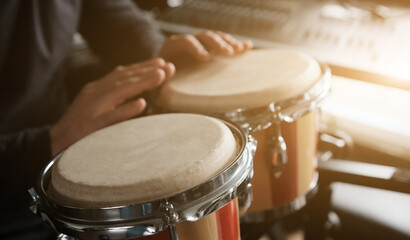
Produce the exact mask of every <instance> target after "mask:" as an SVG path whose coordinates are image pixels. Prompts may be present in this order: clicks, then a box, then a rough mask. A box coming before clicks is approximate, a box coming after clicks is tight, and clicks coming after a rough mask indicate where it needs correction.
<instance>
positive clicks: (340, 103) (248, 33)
mask: <svg viewBox="0 0 410 240" xmlns="http://www.w3.org/2000/svg"><path fill="white" fill-rule="evenodd" d="M135 2H136V4H138V5H139V6H140V7H142V8H144V9H145V10H147V14H150V15H152V17H153V18H155V19H156V21H157V22H158V24H159V26H160V27H161V29H162V31H163V32H164V33H166V34H175V33H196V32H199V31H201V30H204V29H211V30H220V31H224V32H228V33H230V34H232V35H233V36H235V37H237V38H239V39H251V40H252V41H253V42H254V44H255V47H256V48H287V49H294V50H299V51H303V52H306V53H308V54H310V55H312V56H314V57H315V58H316V59H318V60H319V61H321V62H323V63H326V64H328V65H329V66H330V68H331V70H332V89H331V93H330V95H329V96H328V97H327V99H326V100H325V102H324V104H323V106H322V115H321V122H320V137H319V139H320V140H319V156H320V158H319V160H320V161H319V167H318V168H319V188H318V189H319V190H318V193H317V194H316V196H315V197H314V199H313V200H312V202H311V203H309V204H308V206H307V207H306V208H305V209H303V210H302V211H300V212H297V213H295V214H293V215H290V216H288V217H286V218H282V219H274V220H272V221H271V222H268V223H263V224H262V223H261V224H259V225H258V226H248V225H245V226H242V230H243V233H242V239H410V1H406V0H402V1H395V0H393V1H387V0H372V1H371V0H340V1H331V0H329V1H328V0H323V1H320V0H185V1H184V0H168V1H167V0H155V1H154V0H152V1H143V0H136V1H135ZM98 63H99V62H98V59H97V58H96V57H95V56H94V55H93V54H92V53H91V52H90V50H89V49H88V48H87V45H86V43H85V42H84V41H82V39H81V36H79V35H77V36H76V37H75V38H74V50H73V53H72V56H71V58H70V62H69V64H70V71H69V75H68V77H67V79H70V78H72V77H76V78H77V79H78V78H81V77H82V76H85V75H87V79H89V78H90V75H92V74H95V75H96V76H98V74H99V71H100V68H99V67H98ZM72 88H73V92H75V89H78V88H79V86H72Z"/></svg>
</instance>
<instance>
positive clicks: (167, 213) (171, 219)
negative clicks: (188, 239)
mask: <svg viewBox="0 0 410 240" xmlns="http://www.w3.org/2000/svg"><path fill="white" fill-rule="evenodd" d="M161 209H162V211H163V212H164V216H163V217H162V220H163V221H164V222H165V223H166V224H167V225H168V227H169V236H170V238H171V240H178V239H179V238H178V233H177V229H176V224H177V222H178V220H179V216H178V213H176V212H175V207H174V205H173V204H172V203H170V202H168V201H166V202H164V203H161Z"/></svg>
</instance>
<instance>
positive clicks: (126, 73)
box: [103, 58, 175, 82]
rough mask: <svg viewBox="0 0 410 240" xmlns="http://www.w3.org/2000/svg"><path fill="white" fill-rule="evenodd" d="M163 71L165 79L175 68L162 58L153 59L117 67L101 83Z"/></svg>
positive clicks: (172, 73)
mask: <svg viewBox="0 0 410 240" xmlns="http://www.w3.org/2000/svg"><path fill="white" fill-rule="evenodd" d="M157 69H163V70H164V71H165V73H166V77H167V78H169V77H171V76H172V75H174V73H175V66H174V64H173V63H170V62H165V60H164V59H162V58H155V59H152V60H149V61H145V62H142V63H136V64H132V65H129V66H117V67H116V68H115V69H114V71H112V72H111V73H110V74H108V75H107V77H105V78H104V79H103V81H106V82H111V81H122V80H127V79H129V78H134V77H138V76H140V75H144V74H148V73H151V72H154V71H156V70H157Z"/></svg>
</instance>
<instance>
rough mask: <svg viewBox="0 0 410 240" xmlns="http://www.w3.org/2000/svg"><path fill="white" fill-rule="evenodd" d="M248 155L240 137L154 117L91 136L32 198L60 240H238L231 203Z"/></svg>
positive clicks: (205, 122)
mask: <svg viewBox="0 0 410 240" xmlns="http://www.w3.org/2000/svg"><path fill="white" fill-rule="evenodd" d="M254 147H255V146H253V145H252V143H251V142H248V140H247V138H246V134H245V133H244V132H243V131H242V130H241V128H239V127H236V126H235V125H233V124H231V123H229V122H226V121H222V120H219V119H216V118H212V117H208V116H202V115H197V114H177V113H176V114H160V115H155V116H148V117H142V118H138V119H133V120H129V121H126V122H122V123H119V124H116V125H113V126H111V127H108V128H105V129H102V130H99V131H97V132H95V133H93V134H91V135H89V136H87V137H85V138H83V139H81V140H80V141H78V142H77V143H75V144H73V145H72V146H70V147H69V148H68V149H66V150H65V151H63V152H62V153H61V154H59V155H58V156H57V157H56V158H55V159H54V160H53V161H52V162H50V163H49V164H48V166H46V167H45V169H44V170H43V172H42V175H41V176H40V179H39V182H38V185H37V186H36V187H34V188H32V189H30V190H29V191H30V193H31V195H32V197H33V200H34V203H33V205H32V210H33V211H34V212H37V213H39V214H40V215H41V216H42V217H43V219H45V220H47V221H48V222H49V223H50V224H51V225H52V226H54V228H55V229H56V230H57V231H59V232H61V233H63V234H62V235H61V236H60V239H86V240H89V239H141V240H142V239H143V240H148V239H149V240H153V239H161V240H165V239H171V240H175V239H180V240H184V239H204V240H205V239H206V240H208V239H219V240H231V239H240V234H239V233H240V232H239V217H238V203H237V202H238V201H237V197H238V196H239V195H240V194H241V193H242V192H243V191H244V190H245V189H246V188H247V185H248V184H249V183H250V180H251V179H250V178H251V177H252V171H253V170H252V158H253V153H254V152H253V149H254Z"/></svg>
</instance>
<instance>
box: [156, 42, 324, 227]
mask: <svg viewBox="0 0 410 240" xmlns="http://www.w3.org/2000/svg"><path fill="white" fill-rule="evenodd" d="M250 54H251V56H250V57H247V56H246V55H244V56H243V57H239V58H240V59H239V60H236V59H234V60H233V63H232V64H233V65H234V66H233V67H232V66H230V65H229V64H230V63H229V61H230V60H221V61H219V60H218V61H219V62H218V61H217V62H216V63H215V64H208V65H207V66H204V67H202V68H201V67H197V68H196V70H199V71H201V70H203V72H204V74H205V75H204V76H200V74H199V73H196V72H193V71H191V72H187V73H183V74H181V75H180V76H179V78H178V76H176V77H177V80H176V83H172V80H171V81H170V82H169V83H167V84H166V85H165V87H163V89H161V91H160V92H159V93H156V94H155V95H154V96H153V101H152V102H153V103H154V106H155V107H154V109H155V110H154V111H157V112H158V111H160V112H197V113H198V112H199V113H202V114H207V115H210V116H216V117H218V118H222V119H228V120H229V121H232V122H235V123H236V124H238V125H240V126H241V127H242V128H243V129H246V130H249V132H250V135H251V136H250V138H252V139H254V140H255V142H257V149H256V154H255V157H254V176H253V179H252V189H253V190H252V191H253V201H252V204H251V206H250V208H249V209H248V211H247V214H246V215H245V216H244V217H243V220H244V221H245V222H258V221H264V220H272V219H275V218H279V217H283V216H285V215H288V214H290V213H292V212H294V211H297V210H299V209H300V208H302V207H303V206H305V205H306V203H307V201H308V200H309V199H310V198H311V197H312V196H313V195H314V193H315V192H316V191H317V180H318V173H317V142H318V140H317V138H318V124H319V115H320V114H319V112H320V111H319V107H320V104H321V101H322V100H323V99H324V97H325V96H326V95H327V93H328V91H329V89H330V75H331V74H330V69H329V68H328V67H327V66H326V65H323V64H320V63H318V62H317V61H316V60H314V59H313V58H311V57H310V56H307V55H304V54H301V53H298V52H295V51H282V50H271V49H267V50H255V52H254V53H250ZM270 58H274V59H275V58H276V59H275V60H274V61H273V65H272V64H270V63H269V59H270ZM293 63H295V64H294V65H296V66H294V65H293ZM299 63H300V64H299ZM274 64H277V66H276V65H274ZM242 66H243V69H242ZM249 66H253V67H249ZM285 67H287V69H286V68H285ZM205 68H211V70H209V69H205ZM268 68H269V70H268V71H266V70H267V69H268ZM266 74H272V76H271V79H269V76H266ZM231 76H232V77H233V78H234V79H230V80H229V81H227V83H225V81H226V79H225V78H226V77H228V78H229V77H231ZM258 76H261V78H262V80H260V81H254V79H255V78H257V77H258ZM189 78H193V79H192V81H189V80H187V79H189ZM235 78H237V79H238V85H240V84H242V86H240V87H236V85H235V84H236V83H235V80H236V79H235ZM209 79H210V80H209ZM195 81H198V82H199V83H198V84H195ZM267 81H272V82H273V83H271V84H267V83H266V82H267ZM299 82H301V84H300V85H299ZM207 84H211V85H214V86H215V87H213V88H212V87H208V86H207ZM255 84H260V85H259V86H254V85H255ZM220 86H221V87H220ZM227 86H229V87H231V88H233V89H234V90H230V89H228V90H226V93H225V92H224V89H223V87H227ZM264 87H266V88H268V89H267V90H265V89H263V88H264ZM202 89H204V90H202ZM248 89H250V90H249V91H248ZM207 90H209V91H211V93H208V92H206V91H207ZM247 94H249V95H247ZM174 95H175V96H174ZM230 97H231V98H232V99H229V98H230ZM218 101H219V105H221V106H219V105H218ZM242 104H243V105H242ZM258 104H259V105H258ZM240 207H242V208H246V206H241V205H240Z"/></svg>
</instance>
